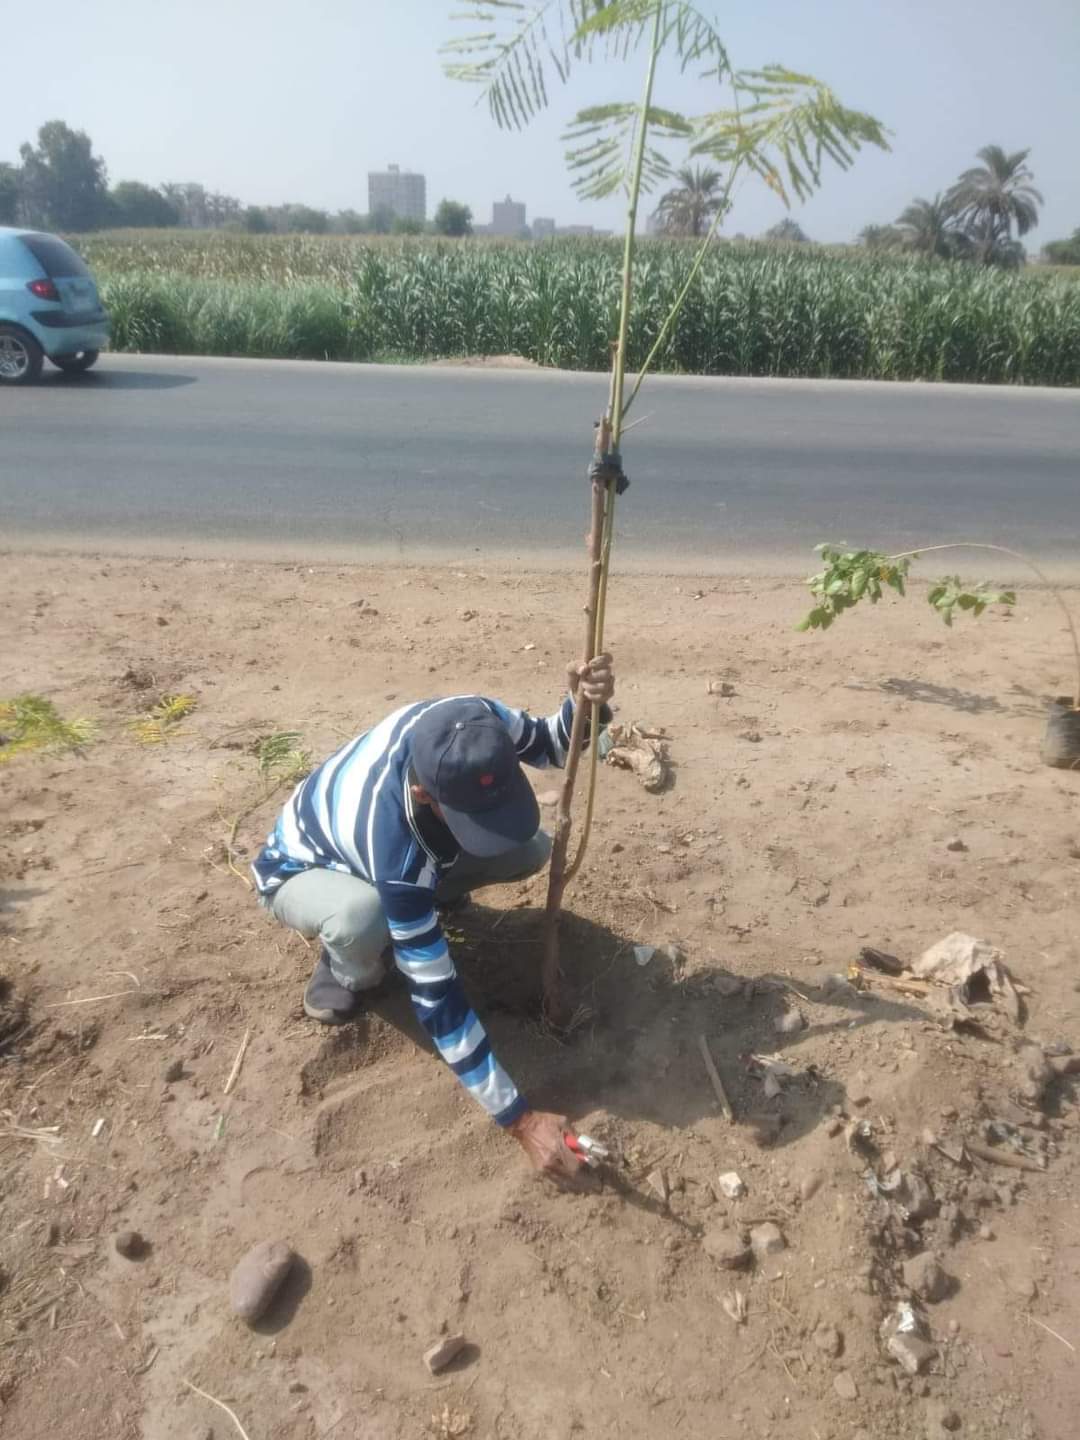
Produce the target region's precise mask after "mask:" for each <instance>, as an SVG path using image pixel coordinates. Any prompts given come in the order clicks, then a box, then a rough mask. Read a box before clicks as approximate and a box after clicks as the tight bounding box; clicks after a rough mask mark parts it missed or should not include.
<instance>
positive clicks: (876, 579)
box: [795, 544, 1016, 630]
mask: <svg viewBox="0 0 1080 1440" xmlns="http://www.w3.org/2000/svg"><path fill="white" fill-rule="evenodd" d="M816 548H817V551H818V554H819V555H820V556H821V558H822V560H823V561H824V562H825V568H824V569H823V570H821V571H819V572H818V574H816V575H812V576H811V577H810V578H809V580H807V582H806V583H807V585H808V587H809V589H810V592H811V594H812V595H814V596H815V597H816V598H817V601H818V603H817V604H816V605H815V606H814V608H813V609H812V610H811V611H810V613H809V614H808V615H807V616H806V617H805V618H804V619H803V620H801V621H800V622H799V624H798V625H796V627H795V628H796V630H828V628H829V626H830V625H831V624H832V623H833V621H834V620H835V619H836V618H837V616H839V615H842V614H843V612H844V611H845V610H850V609H851V608H852V606H853V605H857V604H858V603H859V601H860V600H868V601H869V602H870V603H871V604H872V605H876V604H877V602H878V601H879V600H880V599H881V597H882V595H883V594H884V593H885V591H886V590H887V589H888V590H894V591H895V592H896V593H897V594H898V595H904V594H906V593H907V591H906V581H907V577H908V572H909V570H910V569H911V564H912V561H914V560H917V559H918V558H919V552H918V551H912V552H911V553H910V554H905V555H885V554H883V553H882V552H881V551H880V550H848V549H845V548H844V547H843V546H839V545H829V544H824V545H818V546H817V547H816ZM926 598H927V600H929V602H930V604H931V606H933V608H934V609H935V610H936V611H937V613H938V614H939V615H940V616H941V618H942V620H944V622H945V624H946V625H951V624H952V622H953V612H954V611H956V610H960V611H968V612H970V613H971V614H972V615H973V616H978V615H981V614H982V612H983V611H984V610H985V609H986V607H987V606H988V605H1006V606H1008V605H1015V604H1016V591H1015V590H992V589H990V588H989V587H988V586H987V585H986V584H985V583H982V582H980V583H979V584H977V585H973V586H970V587H969V586H967V585H965V584H964V582H963V581H962V580H961V579H960V577H959V575H946V576H945V577H944V578H943V579H942V580H940V581H938V583H937V584H936V585H934V586H932V587H931V589H930V591H929V592H928V594H927V597H926Z"/></svg>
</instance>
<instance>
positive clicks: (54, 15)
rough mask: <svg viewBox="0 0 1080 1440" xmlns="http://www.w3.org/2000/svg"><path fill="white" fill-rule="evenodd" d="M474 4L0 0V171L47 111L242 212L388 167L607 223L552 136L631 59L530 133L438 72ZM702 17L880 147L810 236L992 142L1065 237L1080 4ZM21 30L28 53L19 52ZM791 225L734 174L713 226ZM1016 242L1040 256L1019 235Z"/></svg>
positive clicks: (356, 181)
mask: <svg viewBox="0 0 1080 1440" xmlns="http://www.w3.org/2000/svg"><path fill="white" fill-rule="evenodd" d="M468 8H469V4H468V0H389V3H384V0H304V3H302V4H301V3H297V0H183V3H180V0H51V3H50V5H49V6H48V7H47V21H42V22H40V23H39V22H37V21H35V20H34V19H33V10H32V8H31V9H27V7H26V5H25V3H24V0H0V34H4V35H5V36H6V43H7V44H9V45H10V44H11V42H12V39H13V37H15V39H16V45H17V48H18V49H19V50H20V51H21V52H22V57H21V63H18V64H16V65H14V66H7V67H5V75H4V104H3V106H2V108H0V159H11V160H13V159H15V158H16V157H17V152H18V147H19V144H20V143H21V142H22V141H23V140H26V139H28V138H31V137H32V135H33V134H34V132H35V131H36V129H37V127H38V126H39V125H40V124H41V123H42V122H43V121H45V120H50V119H54V118H60V119H64V120H66V121H67V122H68V123H69V124H71V125H73V126H75V127H76V128H79V129H84V130H86V131H88V132H89V134H90V136H91V137H92V139H93V141H94V145H95V149H96V151H97V152H98V153H99V154H101V155H103V156H104V158H105V160H106V162H107V164H108V168H109V175H110V178H111V179H112V180H114V181H115V180H126V179H135V180H145V181H148V182H151V183H155V184H156V183H160V182H162V181H167V180H198V181H201V182H202V183H203V184H204V185H206V186H207V187H208V188H210V189H215V190H223V191H226V192H228V193H229V194H233V195H237V196H239V197H240V198H241V199H242V200H244V201H245V202H248V203H253V204H259V203H265V204H275V203H280V202H283V201H304V202H306V203H308V204H311V205H315V206H319V207H325V208H329V209H332V210H336V209H341V208H345V207H351V208H354V209H357V210H361V211H365V210H366V209H367V183H366V176H367V171H368V170H369V169H381V168H383V167H385V165H386V164H387V163H389V162H397V163H399V164H400V165H401V166H402V167H403V168H412V169H418V170H421V171H423V172H424V174H426V176H427V180H428V213H429V214H430V213H431V212H432V211H433V209H434V207H435V205H436V204H437V203H438V201H439V199H440V198H441V197H442V196H444V195H447V196H450V197H451V198H453V199H460V200H464V201H466V202H467V203H468V204H470V205H471V206H472V208H473V212H474V216H475V218H476V219H477V220H479V221H487V220H490V218H491V202H492V200H493V199H496V198H500V199H501V198H502V196H503V195H504V194H506V193H507V192H509V193H511V194H512V195H513V196H514V198H515V199H521V200H524V201H525V202H526V204H527V205H528V214H529V217H530V219H531V218H532V217H533V216H536V215H551V216H554V217H555V218H556V219H557V220H558V221H560V222H561V223H568V222H570V221H586V222H591V223H593V224H596V225H604V226H611V227H618V226H620V225H621V221H622V215H621V206H620V205H619V204H618V203H617V202H616V201H607V202H603V203H599V204H598V203H589V202H580V201H578V200H577V199H576V198H575V196H574V195H573V193H572V191H571V189H570V186H569V183H568V181H567V179H566V178H565V172H564V170H563V165H562V151H563V146H562V144H561V143H560V140H559V136H560V133H561V131H562V129H563V126H564V124H565V122H566V121H567V119H568V118H569V117H570V116H571V115H572V114H573V113H574V111H576V110H577V109H578V108H579V107H580V106H582V105H585V104H590V103H599V102H602V101H606V100H615V99H633V98H636V97H637V95H638V92H639V89H640V78H641V60H640V57H639V58H638V59H637V60H633V59H632V60H631V61H630V62H628V63H627V64H626V65H619V66H609V67H603V68H595V69H593V70H591V71H585V70H583V71H581V72H580V73H579V75H578V77H577V78H576V80H575V81H574V82H573V83H571V84H570V85H569V86H568V87H567V88H566V89H564V90H559V89H557V88H556V89H553V91H552V97H551V98H552V101H553V105H552V110H551V111H550V113H549V114H548V115H546V116H544V117H543V118H541V119H540V120H539V121H537V122H534V125H533V126H532V127H531V128H530V129H529V130H528V131H526V132H525V133H524V134H523V135H506V134H503V133H501V132H499V131H498V130H497V129H496V128H495V125H494V122H493V121H492V120H491V119H490V118H489V116H488V113H487V110H486V108H483V107H478V106H477V105H476V100H475V95H474V94H473V93H471V92H470V90H469V89H468V88H467V87H466V86H463V85H461V84H458V83H454V82H451V81H449V80H446V79H444V78H443V75H442V73H441V65H440V60H439V56H438V47H439V45H440V44H441V43H442V41H444V40H445V39H446V38H447V37H449V36H450V35H451V34H453V33H455V32H456V31H457V30H458V29H460V27H455V26H454V25H452V24H451V22H450V20H449V19H448V16H449V15H450V13H451V12H453V11H458V10H464V9H468ZM703 8H706V9H711V10H713V11H714V12H715V14H716V16H717V18H718V20H719V23H720V28H721V30H722V32H723V34H724V35H725V37H726V39H727V41H728V45H729V49H730V51H731V55H732V60H733V62H734V63H735V64H737V65H740V66H743V67H751V66H756V65H759V64H762V63H766V62H769V61H781V62H783V63H784V64H786V65H789V66H791V67H792V68H793V69H799V70H804V71H807V72H809V73H811V74H814V75H816V76H818V77H819V78H821V79H823V80H825V81H827V82H828V83H829V84H831V85H832V86H833V88H834V89H835V90H836V92H837V93H838V95H839V96H840V98H841V99H842V100H843V101H844V102H845V103H846V104H848V105H850V106H852V107H855V108H858V109H864V110H869V111H871V112H872V113H873V114H875V115H877V116H878V117H879V118H880V119H881V120H882V121H883V122H884V123H885V124H886V125H887V126H888V127H889V128H890V129H891V130H892V131H893V132H894V135H893V142H892V143H893V150H892V153H891V154H887V155H883V154H878V153H876V152H875V153H868V154H864V155H863V156H861V157H860V158H859V159H858V160H857V162H856V165H855V167H854V169H853V170H852V171H851V172H849V173H848V174H846V175H844V174H840V173H838V172H836V171H835V170H834V171H832V172H830V173H829V174H828V178H827V181H826V184H825V187H824V191H823V193H822V194H821V195H819V196H818V197H817V198H815V199H814V200H812V201H810V202H809V203H808V204H807V205H806V206H804V207H801V208H800V209H797V210H796V212H795V213H796V216H797V218H798V219H799V221H800V223H802V225H803V226H804V227H805V229H806V230H807V231H808V232H809V233H810V234H811V236H813V237H814V238H815V239H821V240H845V239H850V238H852V237H853V236H854V235H855V234H856V233H857V232H858V231H859V230H860V229H861V227H862V226H863V225H865V224H867V223H868V222H870V221H888V220H891V219H893V218H895V216H896V215H897V214H898V212H899V211H900V210H901V209H902V208H903V206H904V205H905V204H907V202H908V201H909V200H910V199H911V198H912V197H914V196H915V195H925V196H932V195H933V194H934V192H935V191H936V190H939V189H944V188H945V187H946V186H947V185H948V184H949V183H950V182H951V181H952V180H953V179H954V178H955V177H956V175H957V173H958V172H959V171H960V170H961V169H962V168H964V167H965V166H966V165H968V164H969V163H973V156H974V152H975V151H976V150H977V149H978V148H979V147H980V146H981V145H985V144H989V143H998V144H1001V145H1003V146H1005V147H1006V148H1008V149H1013V148H1015V149H1019V148H1021V147H1023V146H1030V147H1031V151H1032V154H1031V160H1030V163H1031V165H1032V166H1033V168H1034V170H1035V174H1036V181H1037V184H1038V185H1039V187H1040V188H1041V189H1042V191H1043V192H1044V194H1045V197H1046V207H1045V210H1044V212H1043V220H1042V223H1041V224H1040V226H1039V229H1038V230H1037V231H1036V232H1035V235H1034V236H1033V237H1031V239H1032V241H1033V242H1034V246H1035V247H1036V248H1037V247H1038V246H1039V245H1040V244H1042V243H1044V242H1045V241H1046V240H1049V239H1054V238H1058V237H1060V236H1063V235H1066V234H1068V233H1070V232H1071V231H1072V230H1073V229H1074V228H1076V227H1077V226H1080V153H1078V141H1080V0H1026V3H1023V4H1018V3H1017V0H744V3H743V4H742V5H739V6H733V5H730V4H729V5H723V4H717V5H715V6H709V4H708V0H704V6H703ZM20 35H22V36H23V39H21V40H19V39H18V38H17V37H18V36H20ZM714 93H715V92H714V91H713V90H712V89H711V88H710V87H709V86H707V85H705V84H703V83H701V82H699V81H695V80H694V79H693V78H691V77H682V76H680V75H679V74H678V73H677V72H673V73H664V74H662V75H661V77H660V82H659V88H658V92H657V97H656V98H657V101H658V103H660V104H662V105H666V106H669V107H670V108H672V109H682V110H685V111H687V112H690V113H694V112H695V111H696V112H700V111H704V110H707V109H708V108H710V105H711V104H714V103H715V101H714V99H713V95H714ZM782 213H783V211H782V208H781V205H780V202H779V201H778V200H776V199H775V198H773V197H771V196H770V195H769V194H768V193H767V192H766V191H764V189H763V188H762V187H761V185H760V183H759V182H755V181H752V180H750V181H746V182H744V183H743V187H742V189H741V190H740V191H739V193H738V197H737V203H736V208H735V212H734V214H733V216H732V218H731V220H730V221H729V222H728V223H727V225H726V226H725V229H726V230H727V232H728V233H732V232H734V231H737V230H742V231H745V232H747V233H749V234H755V233H759V232H760V231H761V230H763V229H765V228H767V227H768V226H769V225H771V224H772V223H774V222H775V221H776V220H777V219H779V218H781V215H782ZM1029 243H1031V242H1030V241H1029Z"/></svg>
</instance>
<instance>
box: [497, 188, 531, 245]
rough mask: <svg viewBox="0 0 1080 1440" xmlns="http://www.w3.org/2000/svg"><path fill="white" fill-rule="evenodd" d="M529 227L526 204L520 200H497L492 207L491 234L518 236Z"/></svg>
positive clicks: (508, 197) (508, 198)
mask: <svg viewBox="0 0 1080 1440" xmlns="http://www.w3.org/2000/svg"><path fill="white" fill-rule="evenodd" d="M526 228H527V226H526V220H525V206H524V205H523V204H522V203H521V202H520V201H519V200H511V199H510V196H509V195H507V197H506V199H505V200H496V201H495V203H494V205H492V207H491V228H490V229H489V231H488V234H489V235H512V236H517V235H520V234H521V233H522V231H523V230H525V229H526Z"/></svg>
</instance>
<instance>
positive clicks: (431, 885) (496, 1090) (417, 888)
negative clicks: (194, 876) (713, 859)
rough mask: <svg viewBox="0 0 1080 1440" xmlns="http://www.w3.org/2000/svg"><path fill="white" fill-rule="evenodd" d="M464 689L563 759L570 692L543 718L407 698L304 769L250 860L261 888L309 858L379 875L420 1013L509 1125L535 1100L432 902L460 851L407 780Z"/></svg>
mask: <svg viewBox="0 0 1080 1440" xmlns="http://www.w3.org/2000/svg"><path fill="white" fill-rule="evenodd" d="M462 700H479V701H480V702H481V703H482V704H484V705H486V706H487V707H488V709H489V710H490V711H491V712H492V714H494V715H496V716H497V717H498V718H499V719H500V720H501V721H502V722H503V724H504V725H505V726H506V728H507V730H508V731H509V732H510V737H511V739H512V740H513V742H514V747H515V749H516V751H517V755H518V759H519V760H521V761H523V762H524V763H525V764H526V765H534V766H537V767H539V768H544V767H546V766H549V765H555V766H558V767H560V768H561V767H562V765H563V764H564V762H565V759H566V751H567V747H568V745H569V743H570V727H571V725H572V724H573V718H574V702H573V700H572V699H570V698H569V697H567V699H566V700H565V701H564V702H563V704H562V707H561V709H560V710H559V711H558V712H557V713H556V714H554V715H551V716H549V717H547V718H545V719H534V718H533V716H531V715H529V714H528V713H527V712H526V711H524V710H515V709H511V708H509V707H508V706H505V705H501V704H499V702H498V701H496V700H485V699H484V698H483V697H482V696H476V695H454V696H449V697H446V698H445V699H442V700H426V701H421V702H420V703H418V704H415V705H406V706H405V707H404V708H403V709H401V710H397V711H395V712H394V714H393V715H389V716H387V718H386V719H385V720H383V721H382V722H381V723H380V724H378V725H376V726H375V727H374V728H373V729H371V730H368V731H367V732H366V734H363V735H360V736H358V738H357V739H355V740H352V741H350V742H349V743H348V744H347V745H343V746H342V748H341V749H340V750H338V751H336V753H335V754H333V755H331V756H330V758H329V759H328V760H327V761H325V762H324V763H323V764H322V765H321V766H320V767H319V768H318V769H317V770H314V771H313V772H312V773H311V774H310V775H309V776H308V777H307V779H306V780H303V781H301V783H300V784H299V785H298V786H297V787H296V789H295V790H294V791H293V793H292V795H291V797H290V798H289V801H288V803H287V804H286V805H285V808H284V809H283V810H282V812H281V815H280V817H279V819H278V822H277V824H276V826H275V827H274V830H273V832H272V833H271V834H270V835H269V836H268V837H267V841H266V844H265V846H264V847H263V849H262V850H261V851H260V852H259V854H258V856H257V857H256V859H255V861H254V863H253V864H252V867H251V868H252V873H253V874H254V876H255V883H256V887H257V889H258V891H259V894H260V895H263V896H268V895H272V894H273V892H274V891H275V890H276V889H278V887H279V886H281V885H283V884H284V883H285V882H286V881H287V880H288V879H289V878H290V877H291V876H293V875H296V874H298V873H299V872H300V871H301V870H306V869H309V868H311V867H312V866H325V867H326V868H328V869H331V870H343V871H345V872H347V873H349V874H352V875H358V876H360V877H361V879H364V880H366V881H368V882H369V884H371V885H374V887H375V888H376V890H377V891H378V893H379V898H380V900H381V901H382V905H383V910H384V912H385V914H386V920H387V924H388V926H389V929H390V937H391V940H392V941H393V946H394V960H395V962H396V964H397V967H398V969H399V970H400V971H401V972H402V973H403V975H404V976H405V978H406V980H407V981H408V984H409V990H410V992H411V995H412V1002H413V1008H414V1009H415V1011H416V1014H417V1017H418V1018H419V1020H420V1023H421V1024H422V1025H423V1027H424V1029H425V1030H426V1031H427V1033H428V1034H429V1035H430V1036H431V1039H432V1041H433V1042H434V1044H435V1046H436V1048H437V1049H438V1051H439V1053H440V1054H441V1055H442V1057H443V1059H444V1060H445V1061H446V1062H447V1064H448V1065H449V1066H450V1068H451V1069H452V1070H453V1071H454V1073H455V1075H457V1076H458V1078H459V1079H460V1080H461V1082H462V1084H463V1085H464V1086H465V1088H466V1089H467V1090H468V1091H469V1093H470V1094H471V1095H474V1096H475V1097H476V1099H477V1100H479V1102H480V1104H481V1105H483V1107H484V1109H485V1110H487V1112H488V1113H489V1114H490V1115H492V1116H494V1118H495V1119H496V1120H497V1121H498V1122H499V1124H500V1125H509V1124H510V1123H511V1122H512V1121H514V1120H516V1119H517V1117H518V1116H519V1115H521V1114H522V1113H523V1112H524V1111H525V1110H526V1109H527V1108H528V1106H527V1105H526V1102H525V1100H524V1098H523V1097H522V1096H521V1095H519V1093H518V1091H517V1088H516V1087H515V1085H514V1082H513V1081H512V1080H511V1079H510V1077H509V1075H507V1073H506V1071H505V1070H504V1069H503V1068H502V1066H501V1065H500V1064H499V1063H498V1061H497V1060H496V1059H495V1056H494V1055H493V1054H492V1050H491V1044H490V1041H489V1040H488V1037H487V1035H486V1033H485V1031H484V1027H483V1026H482V1025H481V1023H480V1021H479V1020H478V1019H477V1017H476V1014H475V1013H474V1011H473V1009H472V1007H471V1006H470V1005H469V1002H468V1000H467V999H466V997H465V993H464V991H463V990H462V987H461V984H460V981H459V980H458V977H457V973H456V971H455V969H454V962H453V960H452V959H451V957H450V951H449V948H448V946H447V943H446V939H445V937H444V935H443V932H442V928H441V926H440V924H439V918H438V915H437V914H436V911H435V888H436V886H437V885H438V883H439V880H440V878H441V875H442V874H443V873H444V872H445V871H446V870H447V869H449V867H450V865H452V864H453V861H454V859H456V858H457V857H456V855H449V856H447V855H439V854H437V853H436V852H435V851H434V850H433V849H432V848H431V846H430V845H429V844H428V843H426V842H425V840H424V838H423V835H422V833H421V827H420V826H419V825H418V823H417V817H416V814H415V811H414V808H413V797H412V791H411V789H410V770H411V761H412V748H411V741H410V733H411V731H412V729H413V726H414V725H415V724H416V722H417V721H418V720H419V719H420V717H421V715H425V714H426V713H427V712H428V711H429V710H431V709H433V708H434V707H436V706H438V705H445V704H449V703H452V702H460V701H462Z"/></svg>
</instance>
